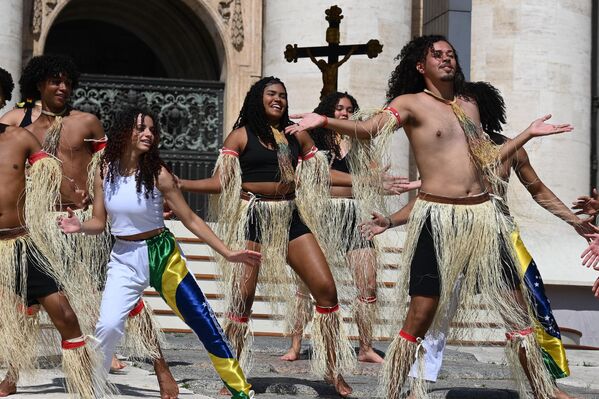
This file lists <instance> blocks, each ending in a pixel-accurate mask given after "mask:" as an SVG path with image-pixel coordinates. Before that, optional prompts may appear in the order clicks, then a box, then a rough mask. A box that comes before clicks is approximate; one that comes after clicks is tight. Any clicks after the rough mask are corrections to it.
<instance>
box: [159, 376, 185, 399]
mask: <svg viewBox="0 0 599 399" xmlns="http://www.w3.org/2000/svg"><path fill="white" fill-rule="evenodd" d="M156 377H157V378H158V386H159V387H160V399H177V398H178V397H179V385H177V381H175V378H174V377H173V375H172V374H171V373H170V371H169V372H165V373H161V374H160V375H156Z"/></svg>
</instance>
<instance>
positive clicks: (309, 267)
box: [287, 233, 352, 396]
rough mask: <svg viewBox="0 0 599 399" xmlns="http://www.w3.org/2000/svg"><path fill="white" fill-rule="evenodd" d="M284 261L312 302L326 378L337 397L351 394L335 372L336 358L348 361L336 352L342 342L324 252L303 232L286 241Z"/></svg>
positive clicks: (333, 286) (341, 378)
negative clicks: (322, 345)
mask: <svg viewBox="0 0 599 399" xmlns="http://www.w3.org/2000/svg"><path fill="white" fill-rule="evenodd" d="M287 261H288V262H289V265H290V266H291V267H292V268H293V270H295V272H296V273H297V274H298V276H299V277H300V278H301V280H302V281H303V282H304V284H306V286H307V287H308V289H309V290H310V292H311V293H312V296H313V297H314V299H315V301H316V306H317V308H316V310H317V314H316V316H315V318H314V326H313V330H314V333H316V331H317V330H318V329H319V328H320V331H322V337H323V338H324V346H325V348H323V349H324V352H325V354H324V356H325V359H326V367H325V370H324V371H325V375H326V378H327V379H329V380H330V381H331V382H332V383H333V384H334V385H335V389H336V390H337V392H338V393H339V394H340V395H341V396H347V395H349V394H351V392H352V389H351V387H350V386H349V385H348V384H347V383H346V382H345V381H344V379H343V377H342V376H341V374H339V372H338V367H337V365H338V363H339V361H344V360H345V361H347V360H348V359H343V358H342V357H345V356H344V354H343V353H336V352H337V351H338V350H339V349H341V348H343V345H344V342H340V341H341V340H340V339H339V338H340V327H341V326H340V324H341V323H342V320H341V317H340V315H339V312H338V311H335V310H336V309H337V308H338V301H337V289H336V288H335V281H334V280H333V275H332V274H331V270H330V269H329V266H328V265H327V262H326V259H325V257H324V254H323V253H322V251H321V249H320V246H319V245H318V243H317V242H316V239H315V238H314V236H313V235H312V234H311V233H308V234H303V235H301V236H299V237H297V238H295V239H292V240H291V241H290V242H289V247H288V252H287ZM325 309H331V310H333V311H332V312H330V311H326V310H325ZM314 345H316V340H314ZM318 349H319V348H316V347H315V348H314V350H315V354H314V355H315V356H318V353H317V352H318ZM340 352H341V351H340ZM338 357H339V359H338Z"/></svg>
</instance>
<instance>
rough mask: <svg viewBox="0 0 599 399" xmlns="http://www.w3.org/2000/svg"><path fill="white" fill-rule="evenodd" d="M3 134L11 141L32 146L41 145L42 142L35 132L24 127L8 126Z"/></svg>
mask: <svg viewBox="0 0 599 399" xmlns="http://www.w3.org/2000/svg"><path fill="white" fill-rule="evenodd" d="M3 135H5V136H6V137H7V138H8V139H9V141H10V142H14V143H18V144H20V145H24V146H27V147H30V148H38V147H40V142H39V141H38V139H37V138H36V137H35V136H34V135H33V133H31V132H30V131H29V130H27V129H25V128H22V127H18V126H7V127H6V130H4V133H3Z"/></svg>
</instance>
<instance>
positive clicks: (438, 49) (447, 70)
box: [416, 40, 457, 82]
mask: <svg viewBox="0 0 599 399" xmlns="http://www.w3.org/2000/svg"><path fill="white" fill-rule="evenodd" d="M456 66H457V63H456V58H455V50H454V49H453V47H452V46H451V44H449V43H447V42H446V41H444V40H442V41H438V42H435V43H433V46H432V48H431V49H429V51H428V52H427V54H426V57H425V59H424V61H423V62H419V63H417V64H416V69H417V70H418V72H420V73H422V74H423V75H425V77H427V78H428V79H431V80H433V81H442V82H451V81H453V80H454V78H455V73H456Z"/></svg>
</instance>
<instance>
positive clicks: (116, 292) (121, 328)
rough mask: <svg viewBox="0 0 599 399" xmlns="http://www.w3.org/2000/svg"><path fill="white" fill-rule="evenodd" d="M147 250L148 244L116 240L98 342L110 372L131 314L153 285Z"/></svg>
mask: <svg viewBox="0 0 599 399" xmlns="http://www.w3.org/2000/svg"><path fill="white" fill-rule="evenodd" d="M149 265H150V264H149V259H148V247H147V245H146V242H145V241H124V240H119V239H118V238H117V239H116V241H115V243H114V246H113V248H112V252H111V254H110V261H109V262H108V273H107V278H106V287H105V288H104V293H103V294H102V304H101V306H100V317H99V319H98V323H97V324H96V338H97V339H98V340H99V341H100V348H101V350H102V353H103V355H104V361H103V367H104V369H105V370H106V371H107V372H108V371H110V364H111V361H112V356H113V355H114V351H115V348H116V346H117V344H118V343H119V342H120V340H121V338H122V336H123V334H124V332H125V323H126V321H127V318H128V317H129V312H131V310H133V308H134V307H135V305H136V304H137V302H139V300H140V299H141V296H142V293H143V291H144V289H146V288H147V287H148V286H149V285H150V266H149Z"/></svg>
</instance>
